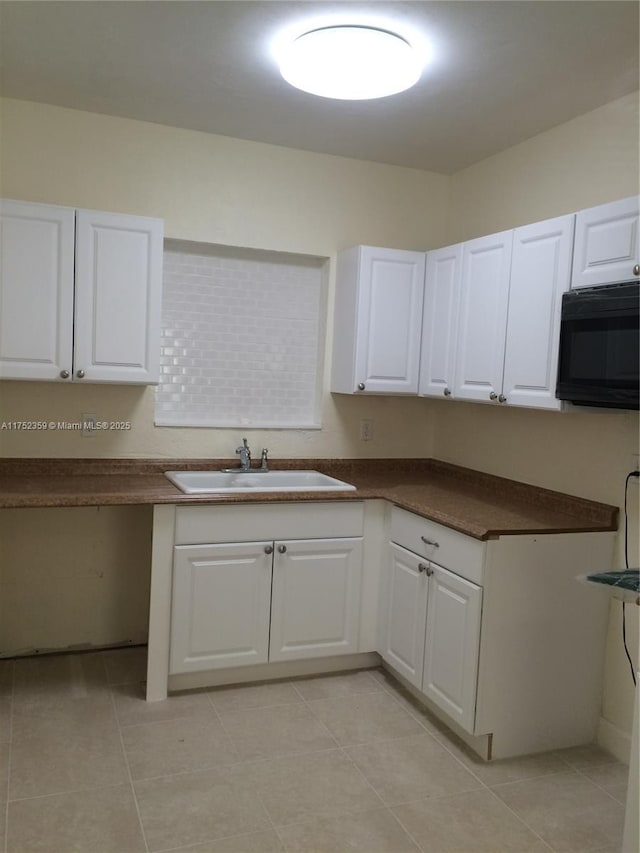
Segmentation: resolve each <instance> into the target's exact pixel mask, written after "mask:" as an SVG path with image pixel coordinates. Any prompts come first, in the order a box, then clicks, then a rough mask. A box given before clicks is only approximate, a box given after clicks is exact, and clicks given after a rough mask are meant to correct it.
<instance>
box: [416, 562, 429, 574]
mask: <svg viewBox="0 0 640 853" xmlns="http://www.w3.org/2000/svg"><path fill="white" fill-rule="evenodd" d="M418 571H419V572H420V574H422V573H423V572H426V573H427V574H429V564H428V563H418Z"/></svg>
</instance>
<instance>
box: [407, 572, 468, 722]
mask: <svg viewBox="0 0 640 853" xmlns="http://www.w3.org/2000/svg"><path fill="white" fill-rule="evenodd" d="M430 569H431V572H432V574H431V576H430V578H429V594H428V603H427V633H426V641H425V650H424V667H423V670H422V692H423V693H424V694H425V695H426V696H428V697H429V698H430V699H431V700H432V701H433V702H435V704H436V705H438V706H439V707H440V708H442V710H443V711H446V712H447V714H449V716H450V717H452V718H453V719H454V720H456V721H457V722H458V723H459V724H460V725H461V726H462V727H463V728H464V729H466V730H467V731H473V728H474V720H475V710H476V685H477V680H478V658H479V654H480V617H481V615H482V588H481V587H479V586H476V584H474V583H470V582H469V581H467V580H465V579H464V578H461V577H459V576H458V575H455V574H453V572H449V571H447V569H443V568H442V566H437V565H436V564H435V563H431V564H430Z"/></svg>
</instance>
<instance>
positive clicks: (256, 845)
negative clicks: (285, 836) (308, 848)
mask: <svg viewBox="0 0 640 853" xmlns="http://www.w3.org/2000/svg"><path fill="white" fill-rule="evenodd" d="M172 853H285V847H284V844H283V843H282V841H280V839H279V838H278V836H277V834H276V832H274V830H272V829H269V830H266V831H265V832H250V833H249V834H248V835H233V836H232V837H231V838H216V839H215V840H214V841H205V842H204V844H196V845H195V846H193V845H191V846H189V847H180V848H179V849H178V850H174V851H172ZM316 853H317V851H316Z"/></svg>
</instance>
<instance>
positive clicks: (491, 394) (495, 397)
mask: <svg viewBox="0 0 640 853" xmlns="http://www.w3.org/2000/svg"><path fill="white" fill-rule="evenodd" d="M489 399H490V400H497V399H498V395H497V394H496V392H495V391H492V392H491V393H490V394H489Z"/></svg>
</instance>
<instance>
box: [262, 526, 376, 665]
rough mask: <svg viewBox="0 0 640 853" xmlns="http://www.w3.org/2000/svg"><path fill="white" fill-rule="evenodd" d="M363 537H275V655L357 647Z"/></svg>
mask: <svg viewBox="0 0 640 853" xmlns="http://www.w3.org/2000/svg"><path fill="white" fill-rule="evenodd" d="M361 573H362V539H361V538H358V537H356V538H348V539H308V540H294V541H285V542H276V543H275V553H274V562H273V595H272V603H271V641H270V650H269V660H270V661H281V660H298V659H300V658H315V657H328V656H331V655H339V654H348V653H350V652H356V651H357V646H358V626H359V620H360V582H361Z"/></svg>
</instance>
